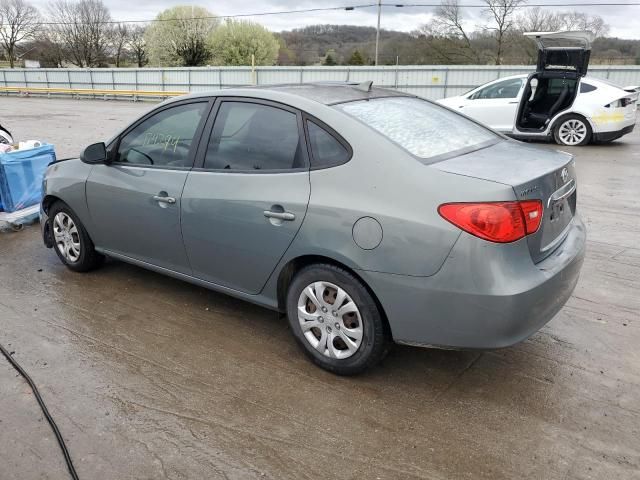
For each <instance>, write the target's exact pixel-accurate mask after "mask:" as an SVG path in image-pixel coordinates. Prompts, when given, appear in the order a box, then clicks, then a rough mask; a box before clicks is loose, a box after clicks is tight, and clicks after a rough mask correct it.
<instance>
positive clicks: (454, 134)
mask: <svg viewBox="0 0 640 480" xmlns="http://www.w3.org/2000/svg"><path fill="white" fill-rule="evenodd" d="M336 107H337V108H339V109H340V110H342V111H344V112H345V113H347V114H349V115H351V116H353V117H355V118H357V119H358V120H360V121H362V122H363V123H365V124H367V125H369V126H370V127H371V128H373V129H375V130H377V131H378V132H380V133H381V134H382V135H384V136H385V137H387V138H389V139H390V140H392V141H393V142H395V143H397V144H398V145H400V146H401V147H402V148H404V149H405V150H407V151H408V152H409V153H411V154H413V155H415V156H417V157H420V158H423V159H433V160H435V158H434V157H439V156H442V155H447V154H456V153H464V152H467V151H472V150H475V149H478V148H482V147H484V146H487V145H490V144H493V143H495V142H496V141H498V140H499V139H500V137H499V136H498V135H496V134H495V133H494V132H492V131H491V130H489V129H487V128H485V127H482V126H480V125H478V124H477V123H475V122H473V121H471V120H469V119H467V118H465V117H463V116H462V115H458V114H456V113H454V112H451V111H449V110H447V109H445V108H443V107H440V106H439V105H435V104H433V103H430V102H427V101H424V100H420V99H418V98H413V97H386V98H376V99H371V100H359V101H355V102H348V103H341V104H338V105H336Z"/></svg>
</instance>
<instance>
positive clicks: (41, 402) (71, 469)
mask: <svg viewBox="0 0 640 480" xmlns="http://www.w3.org/2000/svg"><path fill="white" fill-rule="evenodd" d="M0 352H2V354H3V355H4V356H5V357H7V360H9V363H10V364H11V365H12V366H13V368H15V369H16V370H17V371H18V373H19V374H20V375H22V377H23V378H24V379H25V380H26V381H27V383H28V384H29V386H30V387H31V390H32V391H33V394H34V396H35V397H36V400H37V401H38V404H39V405H40V408H41V409H42V413H44V416H45V418H46V419H47V422H49V425H51V429H52V430H53V433H54V435H55V436H56V440H58V445H60V449H61V450H62V454H63V455H64V461H65V462H66V463H67V468H68V469H69V473H70V474H71V478H73V480H79V477H78V474H77V473H76V469H75V467H74V466H73V461H72V460H71V455H70V454H69V450H68V449H67V445H66V444H65V443H64V438H62V434H61V433H60V430H58V426H57V425H56V422H55V421H54V420H53V418H52V417H51V414H50V413H49V410H48V409H47V406H46V405H45V404H44V400H42V397H41V396H40V392H39V391H38V387H36V384H35V383H33V380H31V377H30V376H29V375H28V374H27V372H25V371H24V370H23V368H22V367H21V366H20V364H19V363H18V362H16V360H15V359H14V358H13V357H12V356H11V354H10V353H9V352H8V351H7V350H6V349H5V348H4V347H3V346H2V344H0Z"/></svg>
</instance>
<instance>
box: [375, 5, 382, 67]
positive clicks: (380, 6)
mask: <svg viewBox="0 0 640 480" xmlns="http://www.w3.org/2000/svg"><path fill="white" fill-rule="evenodd" d="M381 13H382V0H378V28H376V59H375V66H376V67H377V66H378V43H380V14H381Z"/></svg>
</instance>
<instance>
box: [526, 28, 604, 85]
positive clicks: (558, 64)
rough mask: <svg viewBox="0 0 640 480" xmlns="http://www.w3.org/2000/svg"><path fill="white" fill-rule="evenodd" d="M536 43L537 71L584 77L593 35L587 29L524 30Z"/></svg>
mask: <svg viewBox="0 0 640 480" xmlns="http://www.w3.org/2000/svg"><path fill="white" fill-rule="evenodd" d="M524 35H525V36H527V37H531V38H533V39H534V40H535V42H536V44H537V45H538V64H537V68H536V71H537V72H538V73H546V72H550V73H558V72H562V73H563V74H565V75H564V77H565V78H569V77H568V76H567V75H569V76H571V77H573V78H577V77H584V76H585V75H586V74H587V68H588V67H589V57H590V56H591V43H592V42H593V39H594V37H595V35H594V34H593V33H591V32H588V31H573V32H525V33H524Z"/></svg>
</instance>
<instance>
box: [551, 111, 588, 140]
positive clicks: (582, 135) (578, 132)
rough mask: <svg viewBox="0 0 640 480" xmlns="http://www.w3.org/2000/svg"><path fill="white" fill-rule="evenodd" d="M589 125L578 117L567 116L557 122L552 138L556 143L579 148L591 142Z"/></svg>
mask: <svg viewBox="0 0 640 480" xmlns="http://www.w3.org/2000/svg"><path fill="white" fill-rule="evenodd" d="M591 134H592V132H591V125H589V122H588V121H586V120H585V119H584V118H582V117H581V116H579V115H567V116H566V117H563V118H561V119H560V121H559V122H558V125H557V126H556V128H555V129H554V132H553V136H554V139H555V141H556V143H558V144H560V145H567V146H569V147H579V146H582V145H586V144H587V143H589V141H591Z"/></svg>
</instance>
